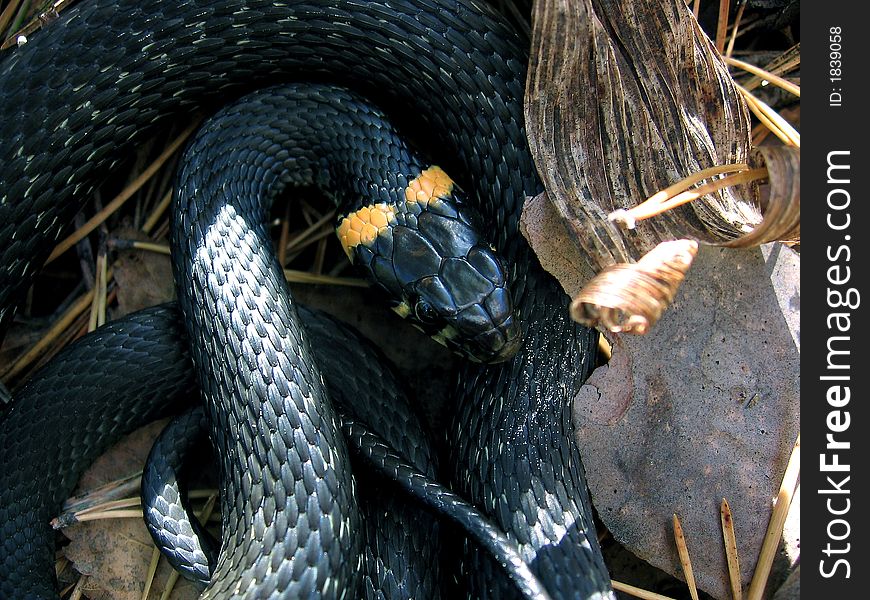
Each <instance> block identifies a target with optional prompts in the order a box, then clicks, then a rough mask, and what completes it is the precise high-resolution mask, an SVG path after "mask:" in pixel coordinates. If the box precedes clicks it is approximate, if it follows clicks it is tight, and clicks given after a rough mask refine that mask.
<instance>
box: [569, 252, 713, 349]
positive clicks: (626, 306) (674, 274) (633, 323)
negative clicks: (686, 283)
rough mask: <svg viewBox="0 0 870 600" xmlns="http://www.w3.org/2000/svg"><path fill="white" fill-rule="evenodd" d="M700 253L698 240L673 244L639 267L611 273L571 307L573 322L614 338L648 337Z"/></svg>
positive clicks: (649, 256) (606, 272)
mask: <svg viewBox="0 0 870 600" xmlns="http://www.w3.org/2000/svg"><path fill="white" fill-rule="evenodd" d="M697 252H698V243H697V242H695V241H694V240H674V241H669V242H662V243H661V244H659V245H658V246H656V247H655V248H653V249H652V250H650V251H649V252H647V253H646V254H645V255H644V256H643V257H641V259H640V260H639V261H638V262H636V263H621V264H617V265H612V266H610V267H607V268H606V269H604V270H603V271H601V272H600V273H599V274H598V275H596V276H595V277H594V278H593V279H592V280H591V281H590V282H589V283H587V284H586V285H585V286H584V287H583V289H582V290H580V293H579V294H578V295H577V297H576V298H574V300H573V302H571V318H573V319H574V320H575V321H577V322H578V323H581V324H583V325H586V326H589V327H596V326H599V325H600V326H602V327H604V328H606V329H607V330H608V331H612V332H616V333H620V332H624V333H637V334H644V333H646V332H648V331H649V330H650V328H651V327H652V326H653V325H655V323H656V322H657V321H658V320H659V318H660V317H661V315H662V313H664V311H665V309H666V308H667V307H668V305H669V304H670V303H671V301H672V300H673V299H674V296H675V295H676V293H677V288H679V286H680V283H682V281H683V278H684V277H685V275H686V272H687V271H688V270H689V266H691V264H692V260H693V259H694V258H695V255H696V254H697Z"/></svg>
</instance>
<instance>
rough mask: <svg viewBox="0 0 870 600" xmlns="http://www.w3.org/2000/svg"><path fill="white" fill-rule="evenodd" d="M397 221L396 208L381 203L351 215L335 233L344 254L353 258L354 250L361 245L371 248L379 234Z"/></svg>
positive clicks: (363, 208)
mask: <svg viewBox="0 0 870 600" xmlns="http://www.w3.org/2000/svg"><path fill="white" fill-rule="evenodd" d="M395 221H396V208H395V207H394V206H391V205H389V204H385V203H383V202H379V203H377V204H371V205H369V206H363V207H362V208H360V209H359V210H357V211H356V212H352V213H350V214H349V215H347V216H346V217H344V218H343V219H342V220H341V222H340V223H339V224H338V227H336V228H335V231H336V233H337V234H338V238H339V239H340V240H341V247H342V248H344V253H345V254H347V257H348V258H352V256H353V249H354V248H356V247H357V246H359V245H360V244H364V245H366V246H371V245H372V244H374V243H375V238H376V237H378V234H379V233H381V232H382V231H383V230H384V229H386V228H387V227H389V226H390V225H391V224H392V223H394V222H395Z"/></svg>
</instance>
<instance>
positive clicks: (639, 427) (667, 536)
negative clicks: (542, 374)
mask: <svg viewBox="0 0 870 600" xmlns="http://www.w3.org/2000/svg"><path fill="white" fill-rule="evenodd" d="M799 260H800V259H799V256H798V255H797V254H796V253H795V252H794V251H792V250H790V249H788V248H787V247H785V246H784V245H782V244H773V245H769V246H763V247H762V248H754V249H751V250H734V249H724V248H711V247H709V246H701V247H700V249H699V252H698V256H697V257H696V259H695V263H694V265H693V268H692V269H691V271H689V273H688V275H687V276H686V279H685V281H684V283H683V285H682V286H681V288H680V291H679V293H678V294H677V297H676V299H675V301H674V305H673V308H672V310H670V311H668V312H667V313H666V314H665V315H664V316H663V317H662V319H661V321H660V322H659V324H658V325H657V326H656V328H655V329H654V330H653V331H652V332H650V333H649V334H648V335H646V336H630V335H621V334H609V335H608V337H609V338H611V340H612V344H613V357H612V359H611V360H610V363H609V364H608V365H607V366H606V367H601V368H600V369H599V370H596V371H595V372H594V373H593V374H592V377H590V378H589V380H588V382H587V384H586V385H585V386H584V387H583V388H582V389H581V391H580V394H579V395H578V397H577V398H576V400H575V403H574V404H575V405H574V423H575V427H576V432H575V435H576V436H577V440H578V443H579V444H581V445H582V447H584V448H594V449H595V451H594V452H586V453H584V455H583V463H584V466H585V467H586V474H587V479H588V482H589V489H590V492H591V495H592V500H593V502H594V503H595V507H596V509H597V511H598V514H599V515H600V516H601V519H602V521H603V523H604V525H605V526H606V527H607V529H608V530H609V531H610V532H611V533H612V534H613V536H614V538H615V539H616V540H617V541H618V542H620V543H622V544H623V545H625V546H626V547H627V548H628V549H629V550H630V551H631V552H632V553H634V554H636V555H637V556H639V557H640V558H642V559H644V560H647V561H648V562H650V563H652V564H653V565H654V566H656V567H658V568H660V569H663V570H665V571H667V572H668V573H671V574H672V575H674V576H681V569H680V562H679V558H678V556H677V553H676V550H675V547H674V543H673V537H672V535H671V517H672V514H673V513H674V512H676V513H678V514H679V515H680V520H681V521H682V525H683V528H684V530H685V532H686V536H687V538H688V539H689V541H690V546H691V551H692V567H693V571H694V574H695V579H696V581H697V583H698V586H699V587H700V588H701V589H703V590H704V591H706V592H707V593H709V594H711V595H712V596H714V597H715V598H720V599H725V598H730V589H731V586H730V579H729V576H728V568H727V562H726V557H725V551H724V546H723V543H722V532H721V522H720V517H719V504H720V502H721V499H722V498H725V497H727V498H728V501H729V503H730V505H731V508H732V509H733V510H734V514H735V515H738V517H737V518H738V521H737V526H738V533H739V539H740V560H741V566H742V569H741V576H742V578H743V580H742V583H743V585H744V586H745V585H747V584H748V583H749V577H751V574H752V572H753V571H754V567H755V563H756V560H757V558H758V555H759V550H760V548H761V544H762V541H763V539H764V533H765V529H766V527H767V523H768V520H769V518H770V514H771V512H770V509H771V505H770V501H771V498H773V497H775V496H776V494H777V491H778V489H779V482H780V480H781V478H782V474H783V472H784V471H785V467H786V463H787V462H788V458H789V455H790V453H791V450H792V444H793V442H794V439H795V437H796V435H797V434H798V431H799V428H800V402H799V400H800V350H799V327H800V324H799V317H800V283H799V275H800V264H799ZM747 287H749V288H751V291H747V290H746V288H747ZM613 440H619V443H618V444H614V443H613Z"/></svg>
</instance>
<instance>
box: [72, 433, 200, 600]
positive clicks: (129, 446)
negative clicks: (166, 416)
mask: <svg viewBox="0 0 870 600" xmlns="http://www.w3.org/2000/svg"><path fill="white" fill-rule="evenodd" d="M165 424H166V420H162V421H158V422H155V423H152V424H150V425H146V426H145V427H142V428H141V429H138V430H137V431H135V432H133V433H132V434H130V435H129V436H127V437H125V438H124V439H123V440H121V441H120V442H119V443H118V444H116V445H115V446H114V447H113V448H112V449H111V450H110V451H109V452H107V453H106V454H104V455H103V456H101V457H100V458H99V459H97V460H96V461H95V462H94V464H93V465H92V466H91V468H90V469H88V470H87V472H85V474H84V475H83V476H82V478H81V480H80V481H79V486H78V488H76V492H75V493H76V494H80V493H83V492H84V491H86V490H89V489H92V488H95V487H99V486H101V485H104V484H106V483H108V482H110V481H113V480H115V479H118V478H119V477H123V476H126V475H128V474H129V473H131V472H136V471H139V470H141V469H142V465H143V464H144V463H145V458H146V457H147V455H148V452H149V451H150V449H151V446H152V444H153V443H154V438H155V437H156V436H157V435H158V434H159V433H160V431H162V429H163V427H164V426H165ZM64 533H65V534H66V535H67V537H69V538H70V544H69V545H68V546H66V548H65V549H64V553H65V555H66V557H67V558H69V560H70V561H72V563H73V565H74V567H75V568H76V570H77V571H78V572H80V573H83V574H85V575H87V576H88V580H87V582H86V586H85V587H86V595H87V597H88V598H91V599H92V600H103V599H105V600H141V597H142V591H143V589H144V585H145V583H144V582H145V578H146V574H147V572H148V566H149V564H150V562H151V554H152V551H153V549H154V544H153V542H152V541H151V536H150V535H149V534H148V531H147V529H145V525H144V523H143V521H142V519H141V518H121V519H101V520H97V521H87V522H84V523H79V524H77V525H73V526H71V527H69V528H67V529H64ZM171 570H172V568H171V567H170V566H169V564H168V563H167V562H166V561H161V565H160V566H159V567H158V570H157V575H156V576H155V581H154V584H153V585H152V586H151V593H150V594H149V598H159V597H160V593H161V591H162V590H163V588H164V585H165V582H166V580H167V579H168V577H169V574H170V572H171ZM198 597H199V591H198V590H197V589H196V588H195V587H194V586H193V585H191V584H189V583H188V582H186V581H184V580H179V582H178V583H177V584H176V586H175V589H174V591H173V592H172V594H171V595H170V599H171V600H192V599H194V598H198Z"/></svg>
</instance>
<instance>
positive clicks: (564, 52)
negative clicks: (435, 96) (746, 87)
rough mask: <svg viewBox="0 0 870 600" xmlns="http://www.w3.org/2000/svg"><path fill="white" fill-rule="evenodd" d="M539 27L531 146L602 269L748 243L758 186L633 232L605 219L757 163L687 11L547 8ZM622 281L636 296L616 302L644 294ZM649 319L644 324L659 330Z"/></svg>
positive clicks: (612, 3) (726, 85) (581, 3)
mask: <svg viewBox="0 0 870 600" xmlns="http://www.w3.org/2000/svg"><path fill="white" fill-rule="evenodd" d="M532 16H533V23H532V25H533V32H532V53H531V57H532V58H531V62H530V68H529V73H528V80H527V85H526V98H525V102H526V126H527V128H528V134H529V143H530V146H531V149H532V152H533V155H534V157H535V161H536V164H537V167H538V172H539V174H540V176H541V178H542V180H543V182H544V185H545V188H546V190H547V192H546V194H547V198H549V199H550V201H551V202H552V203H553V205H554V206H555V208H556V210H557V211H558V212H559V214H560V215H561V217H562V219H563V220H564V222H565V226H566V228H567V229H568V230H569V231H570V232H571V233H572V237H573V239H574V242H575V243H576V245H577V246H578V248H579V250H580V251H581V252H582V253H583V254H584V255H585V256H587V257H588V259H589V260H590V262H591V264H592V266H593V268H594V269H595V270H596V271H600V270H601V269H604V268H605V267H609V266H612V265H616V264H628V263H634V262H635V261H638V260H639V259H640V258H641V257H642V256H644V255H645V254H646V253H647V252H649V251H650V250H652V249H653V248H655V247H656V246H657V245H658V244H659V243H661V242H664V241H668V240H674V239H693V240H698V241H701V242H705V243H710V244H727V245H733V244H734V243H735V242H734V240H737V239H746V238H745V237H744V236H746V235H747V234H750V232H752V231H753V230H754V229H755V228H756V227H757V226H758V225H759V224H760V223H761V222H762V210H761V208H762V207H761V205H760V202H759V200H758V196H759V195H758V187H757V185H755V184H744V185H738V186H733V187H728V188H725V189H722V190H720V191H717V192H715V193H712V194H708V195H706V196H704V197H703V198H701V199H699V200H696V201H694V202H692V203H691V204H688V205H685V206H681V207H679V208H676V209H674V210H670V211H668V212H666V213H664V214H662V215H660V216H656V217H655V218H652V219H648V220H646V221H643V222H641V223H638V225H637V227H636V228H635V229H632V230H630V231H624V230H621V229H620V228H619V227H618V226H617V225H615V224H614V223H611V222H608V220H607V215H608V214H610V213H611V212H613V211H615V210H618V209H627V208H630V207H632V206H634V205H636V204H638V203H639V202H641V201H642V200H643V199H644V198H647V197H649V196H651V195H652V194H654V193H655V192H656V191H658V190H660V189H663V188H666V187H668V186H669V185H671V184H673V183H674V182H676V181H679V180H681V179H683V178H685V177H687V176H689V175H691V174H692V173H695V172H697V171H701V170H703V169H706V168H709V167H714V166H719V165H725V164H730V163H745V162H749V156H750V121H749V113H748V111H747V109H746V104H745V102H744V100H743V98H742V97H741V95H740V92H739V91H738V89H737V87H736V86H735V84H734V81H733V80H732V78H731V76H730V74H729V73H728V69H727V66H726V65H725V64H724V63H723V61H722V59H721V57H720V56H719V54H718V53H717V52H716V50H715V48H714V47H713V44H712V42H711V41H710V39H709V38H708V37H707V36H706V35H705V34H704V33H703V32H702V31H701V29H700V27H699V26H698V23H697V21H696V20H695V18H694V17H693V16H692V13H691V10H690V9H689V8H688V7H687V6H686V5H685V2H683V1H681V0H665V1H663V2H645V1H642V0H573V1H571V0H538V2H536V3H535V5H534V8H533V15H532ZM798 206H799V204H798ZM798 220H799V209H798ZM787 229H788V230H789V231H791V230H793V229H794V227H793V226H791V225H790V226H789V227H787ZM798 231H799V225H798ZM756 235H757V234H756ZM765 236H767V234H765ZM738 243H742V242H738ZM649 260H650V259H648V260H647V262H649ZM622 281H623V283H622V284H621V285H623V286H625V285H627V286H629V287H632V286H635V287H636V289H633V290H632V289H630V290H628V291H625V290H623V291H622V292H619V291H618V290H617V291H613V290H610V291H609V292H610V293H616V294H620V293H621V294H622V295H624V296H632V297H635V296H637V294H638V293H641V292H642V291H643V284H642V282H640V281H638V280H632V279H628V280H622ZM598 283H600V281H599V282H598ZM598 289H599V291H602V290H601V288H600V287H599V288H598ZM587 299H588V298H587ZM593 300H595V299H593ZM593 304H598V305H601V306H606V303H603V302H598V301H594V302H593ZM613 308H614V309H616V308H620V309H624V307H613ZM580 312H582V311H579V312H578V313H577V314H580ZM651 316H652V315H641V317H640V318H641V319H646V320H647V323H648V324H651V323H652V322H654V320H655V317H654V316H653V318H650V317H651Z"/></svg>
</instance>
